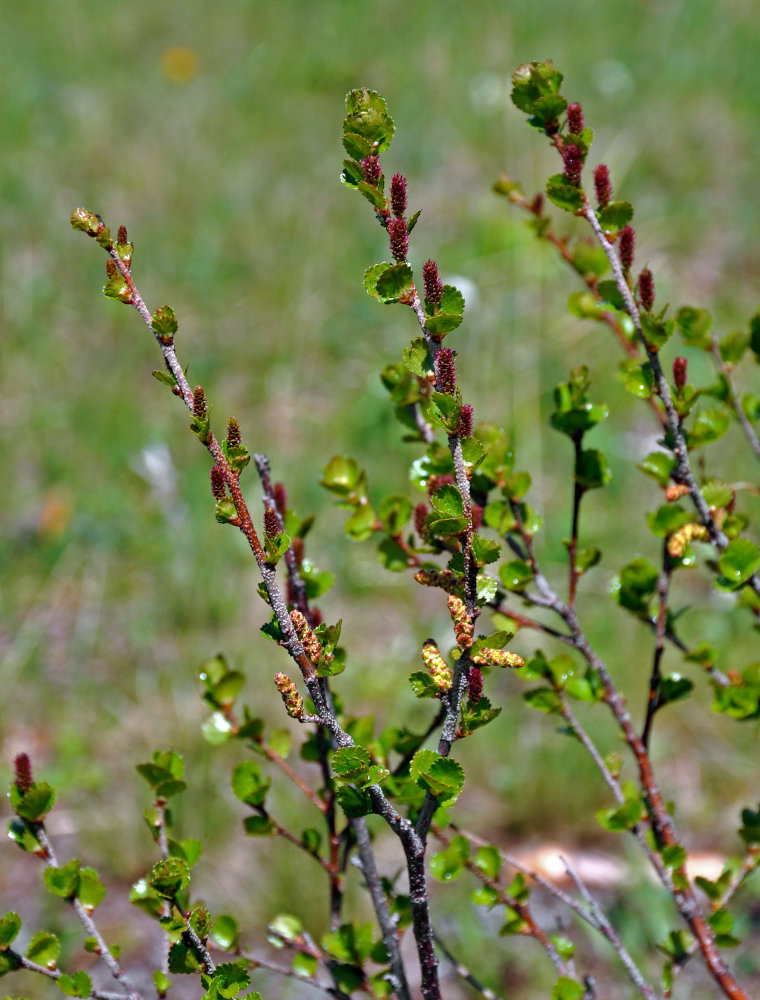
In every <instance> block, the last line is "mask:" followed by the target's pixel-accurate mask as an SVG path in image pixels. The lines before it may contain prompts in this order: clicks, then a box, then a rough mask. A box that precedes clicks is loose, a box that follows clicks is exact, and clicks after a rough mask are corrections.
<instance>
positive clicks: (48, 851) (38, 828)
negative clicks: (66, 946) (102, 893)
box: [34, 823, 142, 1000]
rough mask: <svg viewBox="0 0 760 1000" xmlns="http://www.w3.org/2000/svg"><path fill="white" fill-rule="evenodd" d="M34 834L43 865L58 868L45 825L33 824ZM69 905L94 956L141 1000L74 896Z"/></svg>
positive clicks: (134, 999)
mask: <svg viewBox="0 0 760 1000" xmlns="http://www.w3.org/2000/svg"><path fill="white" fill-rule="evenodd" d="M34 833H35V836H36V837H37V840H38V841H39V842H40V844H41V846H42V849H43V851H44V852H45V856H44V858H43V860H44V862H45V864H46V865H47V866H48V867H49V868H58V859H57V858H56V856H55V851H54V850H53V845H52V844H51V842H50V837H49V836H48V832H47V830H46V829H45V825H44V824H43V823H39V824H35V830H34ZM71 905H72V906H73V908H74V912H75V913H76V915H77V917H79V920H80V922H81V924H82V926H83V927H84V929H85V930H86V931H87V934H88V935H89V936H90V937H93V938H95V941H96V942H97V949H96V954H97V955H98V956H99V957H100V958H101V959H102V960H103V962H105V964H106V966H107V967H108V971H109V972H110V973H111V975H112V976H113V978H114V979H115V980H116V982H117V983H120V984H121V985H122V986H123V987H124V989H125V990H126V991H127V996H128V997H129V1000H142V998H141V997H140V994H139V993H138V992H137V990H136V989H135V987H134V986H133V985H132V982H131V980H130V978H129V976H128V975H127V973H126V972H125V971H124V969H122V967H121V966H120V965H119V963H118V962H117V961H116V959H115V958H114V957H113V954H112V953H111V950H110V948H109V947H108V945H107V944H106V942H105V940H104V939H103V936H102V935H101V933H100V931H99V930H98V928H97V926H96V924H95V921H94V920H93V919H92V917H91V916H90V914H89V913H88V912H87V910H86V909H85V908H84V906H82V904H81V903H80V901H79V900H78V899H77V897H76V896H75V897H74V898H73V899H72V900H71Z"/></svg>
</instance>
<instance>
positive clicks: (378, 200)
mask: <svg viewBox="0 0 760 1000" xmlns="http://www.w3.org/2000/svg"><path fill="white" fill-rule="evenodd" d="M350 186H351V185H350V184H349V187H350ZM356 190H357V191H359V192H360V194H361V195H362V196H363V197H365V198H366V199H367V201H368V202H369V203H370V205H372V206H373V207H374V208H376V209H379V210H380V211H381V212H384V211H386V210H387V208H388V199H387V198H386V197H385V195H384V194H383V192H382V191H381V190H380V189H379V188H377V187H375V185H374V184H370V183H369V182H368V181H363V180H362V181H359V182H358V183H357V185H356Z"/></svg>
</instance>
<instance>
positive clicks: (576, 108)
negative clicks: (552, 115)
mask: <svg viewBox="0 0 760 1000" xmlns="http://www.w3.org/2000/svg"><path fill="white" fill-rule="evenodd" d="M583 125H584V122H583V108H582V107H581V106H580V104H578V103H577V101H576V102H574V103H573V104H568V106H567V128H568V131H569V132H572V134H573V135H580V134H581V132H582V131H583Z"/></svg>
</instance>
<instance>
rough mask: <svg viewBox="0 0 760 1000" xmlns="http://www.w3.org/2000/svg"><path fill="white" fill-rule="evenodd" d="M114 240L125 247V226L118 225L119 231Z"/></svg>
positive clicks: (126, 241) (126, 240)
mask: <svg viewBox="0 0 760 1000" xmlns="http://www.w3.org/2000/svg"><path fill="white" fill-rule="evenodd" d="M116 242H117V243H118V244H119V246H120V247H125V246H126V245H127V243H128V242H129V240H128V239H127V227H126V226H119V231H118V232H117V234H116Z"/></svg>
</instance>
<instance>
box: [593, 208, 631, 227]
mask: <svg viewBox="0 0 760 1000" xmlns="http://www.w3.org/2000/svg"><path fill="white" fill-rule="evenodd" d="M596 217H597V219H598V220H599V225H600V226H601V227H602V229H603V230H604V231H605V232H607V233H613V234H614V233H617V232H619V231H620V230H621V229H622V228H623V226H627V225H628V223H629V222H630V221H631V219H632V218H633V205H632V204H631V203H630V202H629V201H611V202H610V203H609V205H605V206H604V208H600V209H599V211H598V212H597V213H596Z"/></svg>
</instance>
